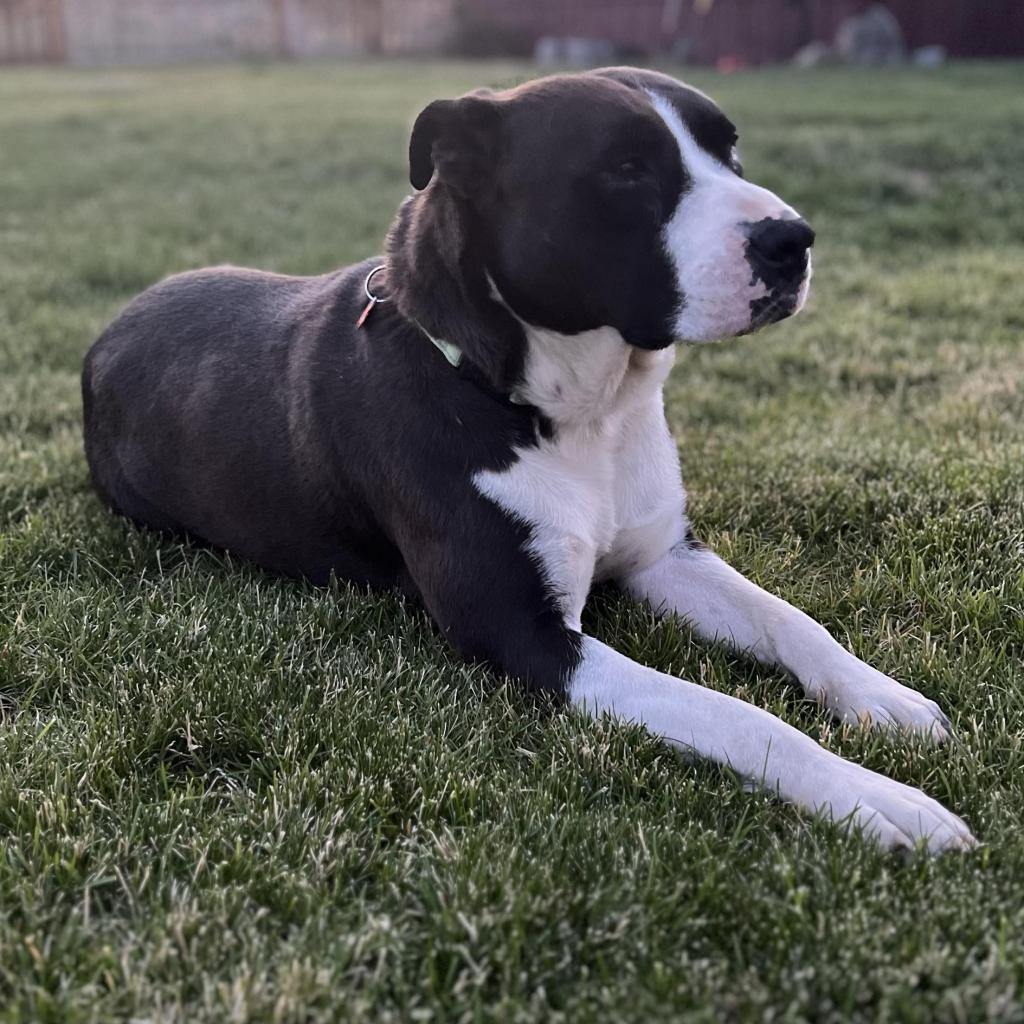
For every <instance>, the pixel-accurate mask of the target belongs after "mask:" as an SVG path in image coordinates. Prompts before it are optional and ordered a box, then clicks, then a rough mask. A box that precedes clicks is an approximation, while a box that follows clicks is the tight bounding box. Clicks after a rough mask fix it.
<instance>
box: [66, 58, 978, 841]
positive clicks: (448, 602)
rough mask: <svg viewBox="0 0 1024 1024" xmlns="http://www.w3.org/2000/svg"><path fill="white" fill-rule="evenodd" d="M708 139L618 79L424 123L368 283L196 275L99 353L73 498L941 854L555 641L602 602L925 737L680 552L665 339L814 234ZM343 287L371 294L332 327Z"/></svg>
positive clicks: (687, 106)
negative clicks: (287, 579) (352, 600)
mask: <svg viewBox="0 0 1024 1024" xmlns="http://www.w3.org/2000/svg"><path fill="white" fill-rule="evenodd" d="M734 143H735V133H734V131H733V129H732V126H731V125H730V124H729V122H728V121H726V120H725V118H724V117H723V115H722V114H721V113H720V112H719V111H718V110H717V108H715V107H714V105H713V104H712V103H711V102H710V101H709V100H707V98H706V97H703V96H702V95H701V94H699V93H696V92H695V91H693V90H690V89H687V88H686V87H684V86H682V85H680V84H679V83H676V82H674V81H673V80H672V79H670V78H667V77H666V76H663V75H657V74H654V73H650V72H639V71H634V70H631V69H612V70H610V71H605V72H599V73H589V74H586V75H579V76H562V77H556V78H552V79H547V80H542V81H541V82H537V83H530V84H528V85H526V86H523V87H520V88H519V89H516V90H511V91H510V92H508V93H504V94H490V93H486V94H485V93H480V94H474V95H472V96H469V97H465V98H463V99H462V100H457V101H439V102H438V103H435V104H431V106H430V107H428V108H427V109H426V110H425V111H424V112H423V114H421V115H420V118H419V119H418V121H417V124H416V128H415V129H414V132H413V138H412V143H411V147H410V163H411V177H412V181H413V184H414V185H415V186H416V187H417V189H419V190H421V191H420V192H419V194H418V195H416V196H414V197H413V198H411V199H410V200H408V201H407V202H406V204H405V205H404V206H403V207H402V209H401V211H400V213H399V216H398V218H397V220H396V223H395V225H394V227H393V229H392V232H391V235H390V237H389V242H388V254H387V258H386V264H387V265H386V267H385V268H384V269H383V270H381V271H379V272H377V273H374V274H372V279H371V272H372V271H376V270H377V268H379V267H382V265H383V263H384V261H383V260H379V259H378V260H371V261H367V262H366V263H363V264H360V265H358V266H355V267H351V268H348V269H345V270H342V271H339V272H337V273H333V274H328V275H325V276H323V277H317V278H306V279H299V278H288V277H283V276H279V275H272V274H263V273H258V272H255V271H246V270H238V269H234V268H221V269H214V270H207V271H198V272H195V273H190V274H183V275H180V276H178V277H174V278H170V279H168V280H167V281H164V282H162V283H161V284H159V285H157V286H155V287H154V288H151V289H150V290H149V291H147V292H145V293H144V294H143V295H141V296H140V297H139V298H138V299H136V300H135V301H134V302H133V303H132V304H131V305H130V306H129V307H128V309H127V310H126V311H125V312H124V313H123V314H122V315H121V316H120V317H119V318H118V320H116V321H115V322H114V323H113V324H112V325H111V327H110V328H108V330H107V331H106V332H105V333H104V335H103V336H102V337H101V338H100V340H99V341H98V342H97V343H96V345H95V346H94V347H93V349H92V351H91V352H90V354H89V357H88V359H87V362H86V367H85V372H84V374H83V393H84V402H85V432H86V449H87V453H88V457H89V462H90V466H91V468H92V472H93V477H94V480H95V482H96V485H97V487H98V489H99V491H100V493H101V494H102V495H103V496H104V498H105V499H106V500H107V501H108V502H109V504H110V505H112V506H113V507H114V508H115V509H116V510H118V511H119V512H121V513H123V514H124V515H126V516H128V517H130V518H132V519H134V520H136V521H137V522H139V523H142V524H144V525H147V526H151V527H156V528H160V529H164V530H170V531H177V532H181V533H186V534H190V535H193V536H196V537H199V538H201V539H202V540H204V541H206V542H208V543H211V544H214V545H217V546H221V547H225V548H228V549H230V550H232V551H234V552H237V553H238V554H240V555H244V556H246V557H249V558H252V559H253V560H255V561H257V562H259V563H260V564H262V565H264V566H266V567H268V568H271V569H274V570H277V571H280V572H283V573H288V574H291V575H298V576H305V577H307V578H309V579H311V580H313V581H315V582H324V581H326V580H327V579H328V578H329V577H330V576H331V575H332V574H335V575H337V576H339V577H341V578H343V579H347V580H352V581H355V582H357V583H362V584H368V585H370V586H373V587H377V588H383V587H400V588H401V589H402V590H404V591H405V592H406V593H407V594H409V595H411V596H414V597H415V598H417V599H419V600H421V601H422V602H423V603H424V605H425V606H426V608H427V609H428V611H429V612H430V614H431V616H432V617H433V619H434V620H435V622H436V623H437V624H438V626H439V627H440V628H441V630H443V632H444V633H445V635H446V636H447V637H448V638H449V639H450V641H451V642H452V643H453V644H454V645H455V647H456V648H458V649H459V650H460V651H461V652H462V653H463V654H465V655H466V656H468V657H472V658H478V659H482V660H484V661H485V662H487V663H488V664H490V665H492V666H493V667H495V668H496V669H497V670H499V671H502V672H505V673H508V674H509V675H512V676H514V677H516V678H517V679H519V680H521V681H523V682H524V683H526V684H527V685H530V686H533V687H537V688H542V689H545V690H551V691H555V692H557V693H559V694H562V695H564V696H566V697H567V698H568V699H569V700H570V701H571V702H572V703H573V704H575V705H576V706H578V707H581V708H584V709H586V710H587V711H590V712H593V713H599V712H603V711H608V712H612V713H614V714H617V715H619V716H621V717H624V718H626V719H628V720H632V721H637V722H641V723H643V724H645V725H647V726H648V727H649V728H650V729H651V730H653V731H654V732H655V733H657V734H659V735H661V736H664V737H665V738H666V739H667V740H669V741H670V742H673V743H675V744H677V745H679V746H681V747H683V748H686V749H688V750H693V751H696V752H697V753H699V754H703V755H706V756H708V757H711V758H714V759H715V760H718V761H721V762H727V763H729V764H731V765H732V766H733V767H734V768H735V769H736V770H738V771H739V772H740V773H742V774H743V775H745V776H747V777H750V778H752V779H755V780H759V781H762V782H763V783H765V784H766V785H768V786H770V787H772V788H774V789H777V790H778V791H779V793H780V794H781V795H782V796H784V797H786V798H788V799H791V800H794V801H796V802H798V803H800V804H803V805H805V806H808V807H811V808H814V809H820V810H823V811H827V812H828V813H830V814H831V815H832V816H833V817H835V818H841V817H846V816H847V815H853V816H854V817H855V819H856V820H857V821H858V822H860V823H861V824H863V825H864V826H865V828H866V830H867V831H868V832H869V833H870V834H872V835H874V836H875V837H876V838H878V839H879V840H880V841H881V842H883V843H886V844H888V845H907V844H910V843H913V842H915V841H917V840H918V839H924V840H925V841H926V842H927V843H928V845H929V846H930V847H931V848H934V849H942V848H947V847H954V846H967V845H969V844H970V843H971V842H972V840H971V837H970V833H969V832H968V831H967V829H966V827H965V826H964V825H963V823H962V822H961V821H960V820H959V819H958V818H956V817H955V816H954V815H952V814H950V813H949V812H948V811H946V810H944V809H943V808H942V807H940V806H939V805H938V804H936V803H935V802H934V801H932V800H930V799H929V798H928V797H926V796H925V795H924V794H922V793H920V792H919V791H917V790H913V789H911V788H909V787H906V786H903V785H901V784H899V783H895V782H892V781H890V780H888V779H884V778H882V777H881V776H878V775H875V774H873V773H871V772H869V771H867V770H865V769H863V768H860V767H858V766H856V765H853V764H851V763H849V762H845V761H843V760H841V759H840V758H838V757H836V756H835V755H833V754H830V753H828V752H827V751H825V750H824V749H822V748H821V747H819V746H818V745H817V744H815V743H814V742H813V741H812V740H810V739H809V738H807V737H805V736H803V735H802V734H800V733H799V732H797V731H796V730H794V729H792V728H790V727H789V726H786V725H785V724H784V723H782V722H781V721H779V720H778V719H775V718H774V717H772V716H771V715H769V714H767V713H766V712H763V711H761V710H759V709H757V708H754V707H752V706H751V705H749V704H745V703H743V702H741V701H738V700H736V699H735V698H731V697H727V696H725V695H722V694H719V693H714V692H711V691H708V690H705V689H703V688H701V687H698V686H695V685H693V684H691V683H686V682H683V681H681V680H678V679H674V678H671V677H669V676H665V675H663V674H661V673H658V672H655V671H653V670H650V669H647V668H644V667H642V666H640V665H638V664H636V663H635V662H631V661H630V660H629V659H627V658H625V657H623V656H622V655H619V654H617V653H616V652H614V651H613V650H611V649H610V648H609V647H607V646H605V645H604V644H601V643H600V642H598V641H597V640H595V639H593V638H591V637H586V636H584V635H583V634H582V632H581V625H580V616H581V612H582V609H583V605H584V602H585V600H586V596H587V593H588V591H589V589H590V587H591V585H592V583H593V582H594V581H595V580H598V579H607V580H612V581H614V582H616V583H618V584H619V585H620V586H622V587H623V588H624V589H625V590H626V591H627V592H629V593H630V594H632V595H634V596H635V597H637V598H639V599H642V600H646V601H648V602H649V603H650V604H651V605H652V606H653V607H654V608H656V609H657V610H659V611H664V612H675V613H678V614H680V615H682V616H684V617H685V618H686V619H688V620H689V621H690V622H691V623H692V624H693V625H694V627H695V628H696V630H697V631H698V633H700V634H701V635H703V636H706V637H709V638H720V639H723V640H727V641H730V642H732V643H734V644H735V645H736V646H738V647H740V648H743V649H747V650H749V651H751V652H752V653H753V654H754V655H755V656H756V657H758V658H759V659H761V660H763V661H765V662H770V663H776V664H780V665H782V666H784V667H785V668H787V669H789V670H790V671H791V672H792V673H793V674H794V675H795V676H796V678H797V679H798V680H799V681H800V683H801V684H802V685H803V687H804V689H805V690H806V691H807V692H808V693H810V694H812V695H814V696H816V697H818V698H819V699H821V700H823V701H825V702H826V703H827V704H828V706H829V707H830V708H831V709H832V710H833V711H834V712H835V713H837V714H838V715H840V716H842V717H843V718H846V719H851V720H858V719H860V720H866V719H870V720H872V721H874V722H878V723H880V724H897V725H901V726H906V727H908V728H911V729H917V730H920V731H922V732H924V733H927V734H929V735H931V736H933V737H934V738H937V739H940V738H942V737H943V736H944V735H945V734H946V728H947V726H948V722H947V721H946V720H945V718H944V716H943V715H942V713H941V712H940V711H939V710H938V708H937V707H936V706H935V705H934V704H933V703H932V702H931V701H929V700H927V699H925V698H924V697H922V696H920V695H919V694H917V693H916V692H914V691H912V690H909V689H907V688H905V687H903V686H900V685H899V684H898V683H895V682H894V681H892V680H891V679H888V678H887V677H885V676H883V675H882V674H880V673H878V672H876V671H875V670H873V669H871V668H869V667H868V666H867V665H865V664H863V663H862V662H860V661H858V660H857V659H856V658H854V657H853V656H852V655H851V654H849V653H848V652H846V651H845V650H843V649H842V648H841V647H840V646H839V645H838V644H836V642H835V641H834V640H832V639H831V638H830V637H829V636H828V634H827V633H826V632H825V630H824V629H822V627H820V626H818V625H817V624H816V623H814V622H812V621H811V620H810V619H809V618H807V616H805V615H803V614H802V613H800V612H798V611H796V610H795V609H793V608H791V607H790V606H789V605H787V604H785V603H784V602H783V601H781V600H779V599H777V598H774V597H771V596H770V595H768V594H766V593H765V592H764V591H762V590H760V589H759V588H758V587H756V586H754V585H753V584H751V583H749V582H748V581H746V580H745V579H743V578H742V577H741V576H740V575H739V574H738V573H736V572H734V571H733V570H732V569H730V568H728V567H727V566H726V565H725V564H724V563H723V562H721V561H720V560H719V559H718V558H717V557H716V556H715V555H714V554H712V553H711V552H710V551H708V550H706V549H705V548H703V546H702V545H700V544H699V543H697V542H696V541H695V540H694V539H693V537H692V534H691V532H690V529H689V524H688V521H687V518H686V507H685V492H684V490H683V486H682V482H681V480H680V475H679V463H678V456H677V452H676V447H675V444H674V442H673V440H672V438H671V435H670V433H669V431H668V428H667V425H666V422H665V416H664V411H663V405H662V385H663V383H664V380H665V378H666V376H667V374H668V372H669V370H670V368H671V366H672V362H673V359H674V350H673V347H672V343H673V342H674V341H677V340H687V341H704V340H711V339H713V338H716V337H721V336H726V335H731V334H738V333H744V332H746V331H749V330H754V329H756V328H757V327H759V326H762V325H763V324H765V323H769V322H772V321H774V320H776V319H780V318H782V317H783V316H787V315H789V314H791V313H793V312H795V311H796V310H797V309H798V308H799V307H800V306H801V305H802V303H803V300H804V298H805V296H806V292H807V285H808V281H809V276H810V268H809V257H808V248H809V246H810V244H811V241H812V240H813V233H812V232H811V231H810V229H809V228H808V227H807V225H806V224H804V222H803V221H801V220H799V218H798V216H797V215H796V214H795V213H794V212H793V211H792V210H791V209H790V208H789V207H787V206H786V205H785V204H784V203H782V201H781V200H779V199H778V198H777V197H776V196H774V195H772V194H771V193H769V192H766V191H765V190H763V189H759V188H757V187H756V186H753V185H750V184H749V183H747V182H745V181H743V179H742V178H741V177H740V173H739V167H738V163H737V161H736V156H735V148H734ZM368 279H370V280H368ZM368 289H369V292H368V291H367V290H368ZM368 293H372V294H376V295H380V296H383V297H386V299H387V301H386V302H383V303H381V304H379V305H376V306H374V307H371V308H370V310H369V312H367V313H366V314H365V315H364V316H363V317H362V320H364V321H365V323H363V325H362V326H359V327H357V326H356V322H357V320H359V319H360V313H361V312H363V311H364V307H365V306H366V303H367V294H368ZM431 342H433V344H431ZM446 353H447V355H448V357H449V358H446V357H445V354H446ZM452 363H455V364H456V365H452Z"/></svg>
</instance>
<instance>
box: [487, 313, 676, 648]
mask: <svg viewBox="0 0 1024 1024" xmlns="http://www.w3.org/2000/svg"><path fill="white" fill-rule="evenodd" d="M524 328H525V330H526V335H527V339H528V342H529V347H528V352H527V359H526V370H525V374H524V383H523V385H522V386H521V388H520V389H519V390H518V391H517V393H516V398H517V399H518V400H520V401H525V402H529V403H530V404H531V405H535V406H536V407H537V408H538V409H540V410H541V411H542V412H543V413H544V414H545V415H546V416H547V417H548V418H549V419H551V420H552V422H553V423H554V424H555V427H556V430H555V436H554V437H553V438H552V439H551V440H544V441H541V442H540V444H539V445H537V446H536V447H529V448H523V449H518V450H517V451H516V456H517V460H516V462H515V463H514V464H513V465H512V466H510V467H509V468H508V469H507V470H504V471H500V472H491V471H485V472H481V473H478V474H476V476H475V477H474V483H475V485H476V487H477V489H478V490H479V491H480V492H481V493H482V494H484V495H485V496H486V497H488V498H490V499H491V500H492V501H494V502H495V503H496V504H498V505H499V506H500V507H501V508H503V509H504V510H505V511H506V512H509V513H510V514H512V515H514V516H516V517H517V518H519V519H520V520H522V521H523V522H525V523H527V524H528V525H529V526H530V528H531V533H532V540H531V542H530V552H531V554H533V556H534V557H535V559H536V560H537V563H538V565H539V567H540V569H541V572H542V574H543V576H544V579H545V581H546V583H547V585H548V586H549V587H550V589H551V591H552V593H554V594H555V595H556V596H557V598H558V601H559V605H560V607H561V610H562V614H563V616H564V617H565V621H566V624H567V625H569V626H570V627H571V628H572V629H577V630H578V629H579V628H580V616H581V614H582V611H583V604H584V602H585V601H586V597H587V593H588V591H589V590H590V586H591V583H592V582H593V581H594V579H595V577H597V578H601V577H605V576H611V575H615V574H618V573H621V572H625V571H629V570H635V569H639V568H642V567H644V566H647V565H651V564H652V563H654V562H655V561H657V560H658V559H659V558H660V557H661V556H662V555H663V554H664V553H665V551H667V550H668V548H669V547H671V545H672V544H674V543H676V542H677V541H678V540H679V539H680V537H681V536H682V535H683V533H684V532H685V529H686V520H685V512H684V510H685V503H686V497H685V493H684V491H683V485H682V480H681V479H680V475H679V458H678V455H677V452H676V447H675V442H674V441H673V440H672V437H671V434H670V433H669V430H668V426H667V424H666V423H665V414H664V408H663V405H662V398H661V387H662V384H663V383H664V381H665V378H666V377H667V376H668V372H669V370H670V369H671V367H672V363H673V361H674V359H675V352H674V350H673V349H670V348H669V349H663V350H660V351H657V352H645V351H642V350H641V349H636V348H632V347H631V346H629V345H627V344H626V343H625V341H624V340H623V338H622V335H621V334H619V332H618V331H615V330H613V329H612V328H601V329H599V330H595V331H586V332H584V333H582V334H578V335H562V334H558V333H556V332H554V331H548V330H543V329H539V328H535V327H532V326H530V325H529V324H524Z"/></svg>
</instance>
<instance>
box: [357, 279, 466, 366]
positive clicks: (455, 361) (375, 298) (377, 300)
mask: <svg viewBox="0 0 1024 1024" xmlns="http://www.w3.org/2000/svg"><path fill="white" fill-rule="evenodd" d="M386 268H387V264H386V263H379V264H377V266H375V267H374V268H373V270H371V271H370V272H369V273H368V274H367V275H366V280H365V281H363V293H364V294H365V295H366V299H367V302H366V306H365V307H364V308H363V311H362V313H360V314H359V319H358V320H357V321H356V328H357V329H358V328H360V327H362V326H363V324H365V323H366V321H367V319H368V318H369V316H370V314H371V313H372V312H373V310H374V308H375V307H376V306H380V305H383V304H384V303H387V302H390V301H391V300H390V299H385V298H382V297H381V296H380V295H375V294H374V292H373V290H372V289H371V288H370V283H371V282H372V281H373V278H374V275H376V274H379V273H380V272H381V271H382V270H385V269H386ZM409 319H410V320H412V322H413V323H414V324H415V325H416V326H417V327H418V328H419V329H420V330H421V331H422V332H423V335H424V337H426V339H427V340H428V341H429V342H430V344H431V345H433V346H434V348H436V349H437V350H438V352H440V353H441V355H443V356H444V357H445V359H447V360H448V362H449V363H451V364H452V366H456V367H457V366H458V365H459V364H460V363H461V362H462V349H461V348H459V346H458V345H454V344H452V342H450V341H445V340H444V338H435V337H434V336H433V335H432V334H431V333H430V331H428V330H427V329H426V327H424V326H423V324H421V323H420V322H419V320H417V319H416V318H415V317H410V318H409Z"/></svg>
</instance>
